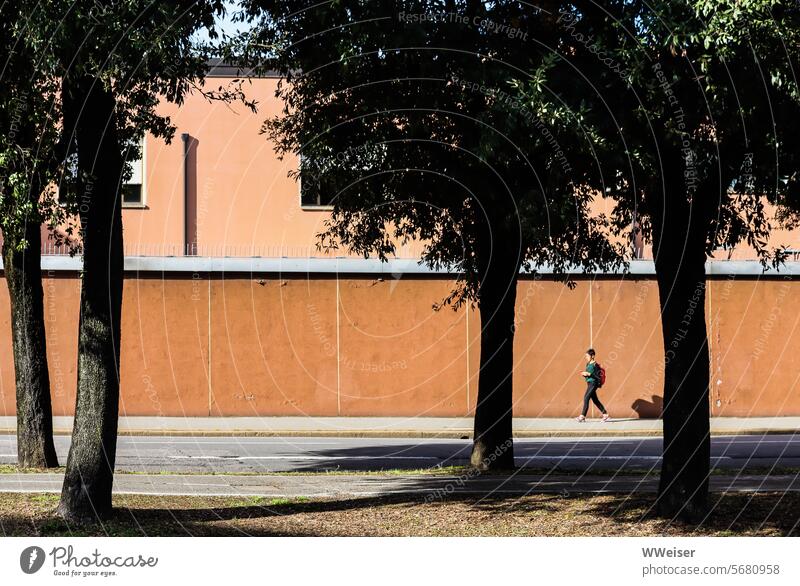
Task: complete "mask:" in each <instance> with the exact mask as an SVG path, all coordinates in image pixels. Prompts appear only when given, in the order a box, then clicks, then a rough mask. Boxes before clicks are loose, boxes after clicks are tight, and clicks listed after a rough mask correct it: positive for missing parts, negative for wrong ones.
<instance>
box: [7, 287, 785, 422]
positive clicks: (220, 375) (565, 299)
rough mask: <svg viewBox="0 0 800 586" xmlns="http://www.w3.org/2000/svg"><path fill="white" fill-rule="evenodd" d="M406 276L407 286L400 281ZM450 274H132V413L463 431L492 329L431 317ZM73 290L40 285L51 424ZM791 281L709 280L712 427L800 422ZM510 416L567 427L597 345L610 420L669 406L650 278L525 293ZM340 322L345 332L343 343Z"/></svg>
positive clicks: (58, 407) (70, 361) (71, 353)
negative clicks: (444, 425)
mask: <svg viewBox="0 0 800 586" xmlns="http://www.w3.org/2000/svg"><path fill="white" fill-rule="evenodd" d="M395 277H396V278H395ZM451 285H452V282H451V281H449V280H448V279H447V278H444V277H441V276H438V277H437V276H430V277H426V276H419V275H415V276H410V275H395V276H394V277H392V276H388V275H387V278H385V279H380V278H372V277H370V276H359V277H341V278H340V279H339V280H338V281H337V279H336V277H335V275H332V276H325V275H317V276H313V275H312V276H309V277H308V278H306V276H295V277H292V278H287V277H286V276H283V277H278V276H276V275H274V274H268V275H257V276H252V277H251V276H249V275H231V274H228V275H226V276H225V278H223V277H222V275H221V274H212V275H211V278H210V279H209V278H208V275H207V274H195V275H194V278H192V276H191V275H190V274H186V275H185V276H184V275H178V274H175V275H166V276H164V278H161V276H160V275H157V274H155V273H154V274H152V275H148V274H139V276H136V275H135V274H128V275H127V277H126V281H125V290H124V304H123V344H122V404H121V408H120V412H121V413H122V414H126V415H173V416H182V415H187V416H190V415H197V416H205V415H318V416H324V415H331V416H332V415H343V416H348V415H349V416H364V415H420V416H467V415H470V414H471V412H472V409H473V408H474V402H475V395H476V391H477V376H478V365H479V358H480V355H479V344H478V341H479V335H480V318H479V315H478V313H477V312H476V311H475V310H467V309H463V308H462V309H461V310H459V311H457V312H454V311H452V310H450V309H444V310H442V311H439V312H435V311H433V310H432V307H431V306H432V304H433V303H435V302H438V301H440V300H441V299H442V298H443V297H444V296H445V294H446V293H447V292H448V291H449V288H450V286H451ZM78 286H79V281H78V280H77V278H76V276H75V275H74V273H46V278H45V281H44V287H45V316H46V320H47V322H46V325H47V336H48V357H49V361H50V370H51V381H52V392H53V405H54V413H55V414H57V415H64V414H70V413H71V412H72V409H73V405H74V395H75V378H76V373H75V361H76V344H75V337H76V332H77V309H78V295H79V289H78ZM798 287H800V284H798V283H796V282H794V281H791V280H789V279H785V280H782V279H775V280H764V279H762V280H749V279H741V278H740V279H738V280H732V279H715V280H712V281H711V283H710V286H709V295H708V301H707V312H708V326H709V335H710V348H711V358H712V380H713V385H712V386H713V389H712V412H713V414H714V415H726V416H746V415H753V416H756V415H758V416H769V415H800V393H797V392H796V386H797V378H798V375H797V374H796V373H798V372H800V356H798V354H797V352H796V351H795V348H796V347H797V346H798V342H800V329H799V328H798V319H800V318H798V317H797V314H796V312H794V311H792V309H793V308H792V307H791V300H792V299H793V298H795V297H796V295H797V293H798V290H797V288H798ZM517 297H518V304H517V323H518V328H517V332H518V334H517V338H516V342H515V363H516V365H515V373H514V377H515V378H514V382H515V391H514V400H515V414H516V415H517V416H522V417H566V416H571V415H575V413H576V412H577V410H578V409H579V405H580V401H581V396H582V392H583V385H582V383H581V380H580V379H579V377H578V376H577V374H576V373H577V372H578V370H580V369H581V368H582V367H583V364H582V357H583V351H584V350H585V349H586V347H587V346H588V345H589V344H590V343H591V344H593V345H594V346H595V348H597V350H598V352H599V358H600V361H601V362H602V363H603V364H604V365H605V366H606V368H607V371H608V383H607V385H606V387H604V389H603V391H602V392H601V397H602V400H603V402H604V403H605V404H606V405H607V407H608V408H609V410H610V411H611V413H612V415H613V416H615V417H639V416H644V417H648V416H652V415H653V414H654V413H656V412H657V410H658V408H659V406H660V404H661V395H662V390H661V385H662V372H663V360H662V352H663V347H662V342H661V334H660V327H659V321H658V290H657V286H656V284H655V281H653V280H652V279H648V278H643V279H634V278H628V279H624V280H623V279H619V278H598V279H596V280H580V281H578V285H577V287H576V289H574V290H572V291H571V290H569V289H567V288H566V287H565V286H563V285H562V284H560V283H556V282H553V281H551V280H547V279H537V280H525V281H523V282H521V283H520V285H519V291H518V295H517ZM337 322H338V330H337ZM13 413H14V371H13V362H12V354H11V331H10V324H9V308H8V293H7V289H6V287H5V285H4V284H3V285H0V414H4V415H11V414H13Z"/></svg>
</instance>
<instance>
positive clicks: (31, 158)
mask: <svg viewBox="0 0 800 586" xmlns="http://www.w3.org/2000/svg"><path fill="white" fill-rule="evenodd" d="M30 9H31V6H30V3H28V2H23V1H21V2H16V3H10V2H4V3H2V5H0V42H1V43H2V45H3V47H5V48H6V50H7V52H6V58H5V59H4V61H3V64H2V69H0V71H1V73H0V81H1V82H2V83H1V84H0V229H2V232H3V272H4V274H5V279H6V284H7V285H8V293H9V299H10V302H11V332H12V338H13V342H12V348H13V352H14V372H15V378H16V404H17V464H18V466H19V467H21V468H48V467H54V466H58V458H57V456H56V451H55V446H54V445H53V418H52V407H51V400H50V376H49V373H48V370H47V351H46V337H45V327H44V308H43V291H42V276H41V263H40V259H41V228H42V224H43V223H44V222H46V221H48V220H50V221H58V220H59V219H60V218H61V217H62V216H63V214H60V208H59V207H58V206H57V205H55V197H54V193H55V192H54V189H53V187H52V182H53V181H54V180H55V178H56V176H57V172H58V169H59V162H58V157H57V156H56V148H55V145H56V142H57V131H56V129H55V126H54V124H53V119H54V117H55V118H57V117H58V111H57V104H56V90H57V89H58V87H57V80H55V79H54V78H53V77H52V75H50V73H49V71H48V70H47V69H46V68H42V67H40V65H41V64H40V63H39V56H38V54H37V52H36V49H35V47H33V46H32V45H31V43H29V42H28V37H27V32H28V31H27V25H28V21H27V15H28V11H29V10H30Z"/></svg>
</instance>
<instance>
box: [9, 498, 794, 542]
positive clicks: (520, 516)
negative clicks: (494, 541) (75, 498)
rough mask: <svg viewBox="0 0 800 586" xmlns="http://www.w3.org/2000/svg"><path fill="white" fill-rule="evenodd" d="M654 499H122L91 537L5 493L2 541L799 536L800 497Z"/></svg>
mask: <svg viewBox="0 0 800 586" xmlns="http://www.w3.org/2000/svg"><path fill="white" fill-rule="evenodd" d="M653 499H654V495H622V494H618V495H613V494H603V495H591V496H590V495H580V494H575V495H543V494H540V495H529V496H525V497H521V498H517V497H509V498H498V497H492V498H480V497H468V496H458V495H454V496H451V497H449V498H447V499H445V500H434V501H426V500H425V498H424V497H423V496H419V495H417V496H390V497H380V498H377V497H371V498H339V499H311V500H310V499H296V498H295V499H288V498H286V499H283V498H281V499H275V498H272V499H266V498H238V497H237V498H232V497H187V496H151V495H147V496H144V495H116V496H115V497H114V506H115V507H116V511H115V513H114V516H113V518H112V519H110V520H108V521H106V522H104V523H103V524H102V525H97V526H94V527H89V528H81V527H74V526H70V525H68V524H67V523H65V522H64V521H62V520H61V519H59V518H58V517H56V516H55V507H56V504H57V502H58V495H38V494H37V495H32V494H24V493H23V494H20V493H0V534H3V535H17V536H23V535H30V536H34V535H36V536H40V535H47V536H70V535H74V536H81V535H112V536H142V535H170V536H184V535H185V536H203V535H217V536H234V535H306V536H316V535H321V536H398V535H410V536H423V535H426V536H446V535H459V536H460V535H463V536H472V535H481V536H586V535H595V536H598V535H599V536H603V535H615V536H616V535H627V536H653V535H669V536H676V535H695V536H696V535H714V536H725V535H749V536H782V535H793V536H800V493H797V492H790V493H728V494H718V493H712V495H711V502H712V504H713V508H712V512H711V514H710V515H709V516H708V517H707V518H706V519H705V520H704V521H703V522H702V523H699V524H683V523H680V522H677V521H670V520H665V519H659V518H657V517H656V516H655V515H654V514H653V511H652V506H653V502H654V500H653Z"/></svg>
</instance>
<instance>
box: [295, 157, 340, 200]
mask: <svg viewBox="0 0 800 586" xmlns="http://www.w3.org/2000/svg"><path fill="white" fill-rule="evenodd" d="M300 167H301V168H302V176H301V179H300V207H302V208H320V207H322V208H330V207H332V206H333V197H334V195H335V193H336V192H335V191H333V190H331V189H326V188H325V181H324V180H323V179H324V165H322V166H320V165H311V164H310V161H309V159H308V158H307V157H305V156H304V155H300Z"/></svg>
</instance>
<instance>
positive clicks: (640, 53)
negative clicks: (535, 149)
mask: <svg viewBox="0 0 800 586" xmlns="http://www.w3.org/2000/svg"><path fill="white" fill-rule="evenodd" d="M776 10H777V12H776ZM778 13H780V15H778ZM796 13H797V6H796V3H789V2H777V1H769V0H767V1H761V0H752V1H748V2H742V1H734V0H731V1H727V0H724V1H717V2H705V1H683V2H673V1H666V0H665V1H651V0H648V1H646V2H645V1H642V2H639V1H632V0H620V1H617V2H608V3H604V4H603V6H602V7H600V6H598V5H596V4H595V3H593V2H576V3H575V4H574V6H573V7H572V8H571V9H569V10H567V11H564V12H562V13H561V14H560V16H559V22H560V23H561V26H563V27H565V28H567V29H568V30H569V31H570V36H571V42H570V46H571V48H570V50H569V51H568V53H570V54H571V55H572V56H573V60H574V62H576V63H578V64H580V67H579V69H580V72H581V76H582V77H584V79H585V80H586V81H585V83H586V88H587V90H589V91H587V92H586V96H587V99H590V100H592V101H593V102H594V105H595V106H594V107H593V108H592V109H591V112H592V119H591V121H590V122H589V123H590V124H592V125H593V126H594V127H595V128H597V129H598V132H599V133H600V134H601V135H602V136H603V137H604V139H605V141H606V145H607V146H608V148H609V150H610V152H615V153H617V157H616V162H615V163H614V162H613V160H614V157H613V156H612V157H610V158H609V159H607V160H606V162H607V163H608V164H609V166H608V167H607V169H606V173H605V177H607V178H611V179H612V180H611V181H608V182H606V183H603V184H602V185H601V184H597V185H595V187H596V188H598V189H600V188H602V189H603V190H604V191H605V192H606V193H607V194H608V195H609V196H612V197H614V198H616V199H617V201H618V203H619V205H618V206H617V216H616V221H617V226H618V229H621V228H622V227H626V228H627V227H628V226H630V225H631V224H632V222H634V221H635V222H637V223H638V225H639V227H640V229H641V230H642V231H643V232H644V234H645V236H646V237H647V238H649V239H650V240H651V241H652V244H653V254H654V259H655V267H656V278H657V281H658V288H659V299H660V305H661V323H662V334H663V340H664V350H665V360H664V410H663V424H664V454H663V462H662V468H661V477H660V485H659V495H658V510H659V512H660V513H661V514H662V515H665V516H668V517H675V516H678V517H681V518H685V519H690V520H696V519H702V518H703V517H704V515H706V514H707V512H708V476H709V472H710V437H709V371H710V364H709V353H708V338H707V332H706V324H705V313H704V307H705V294H706V276H705V261H706V259H707V258H708V257H709V256H711V255H713V254H714V252H715V251H716V250H718V249H720V248H723V247H724V248H730V247H734V246H739V245H747V246H749V247H751V248H752V249H753V250H754V251H755V252H756V253H757V254H758V256H759V258H760V259H761V261H762V263H763V264H764V265H765V266H768V265H769V264H773V265H776V266H777V265H778V264H780V262H781V261H782V260H783V253H782V251H781V250H775V249H772V250H771V249H770V247H769V243H768V236H769V232H770V227H771V226H770V219H769V217H768V215H767V213H766V212H765V207H764V204H765V201H766V199H768V198H772V199H780V198H782V197H783V194H784V193H785V192H786V186H787V184H788V181H786V179H787V178H786V177H784V175H785V174H787V169H788V170H789V171H790V172H789V173H788V175H790V174H791V170H793V169H796V168H797V167H796V160H795V157H796V153H797V152H798V151H797V148H796V147H797V142H796V141H797V138H796V137H797V130H798V128H797V126H796V125H797V120H798V114H799V113H800V112H798V110H797V103H798V102H797V100H796V81H795V80H794V79H791V78H789V79H787V77H786V72H787V71H789V70H791V63H790V62H788V63H787V57H790V58H791V56H789V55H787V48H786V45H785V44H784V43H785V40H786V39H785V38H782V36H783V34H785V31H786V28H785V27H787V25H788V24H789V23H791V22H796V20H795V19H796ZM795 30H796V26H795ZM792 34H793V35H794V36H795V37H796V32H795V33H792ZM792 50H793V51H796V44H795V46H794V47H793V48H792ZM781 72H782V74H783V75H781V74H780V73H781ZM793 84H794V88H792V85H793ZM793 92H794V95H793Z"/></svg>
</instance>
